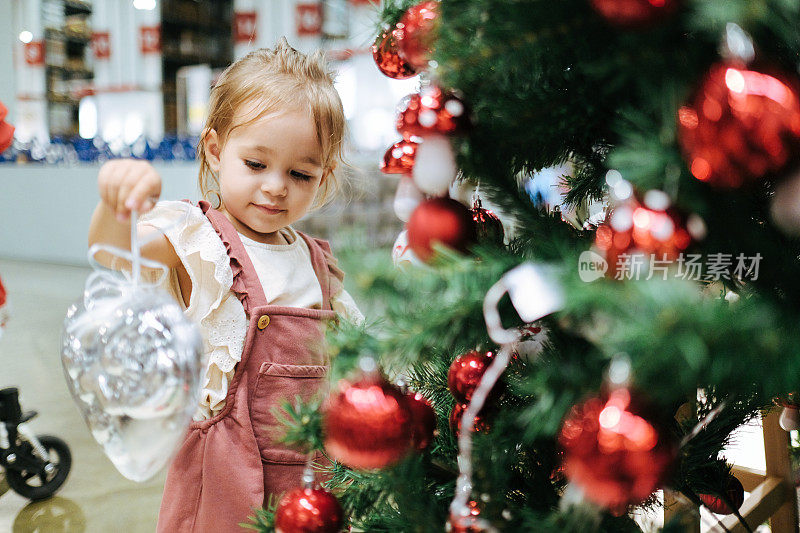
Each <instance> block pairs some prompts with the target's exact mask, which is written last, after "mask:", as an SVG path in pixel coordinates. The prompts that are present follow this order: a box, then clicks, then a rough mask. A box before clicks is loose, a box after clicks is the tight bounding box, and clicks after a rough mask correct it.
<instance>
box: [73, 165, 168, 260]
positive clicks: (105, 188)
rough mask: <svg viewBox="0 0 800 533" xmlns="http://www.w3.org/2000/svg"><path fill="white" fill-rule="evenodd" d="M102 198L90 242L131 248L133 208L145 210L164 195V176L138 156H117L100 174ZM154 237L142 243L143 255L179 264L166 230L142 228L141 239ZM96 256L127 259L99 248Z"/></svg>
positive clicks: (93, 219) (93, 220)
mask: <svg viewBox="0 0 800 533" xmlns="http://www.w3.org/2000/svg"><path fill="white" fill-rule="evenodd" d="M97 187H98V189H99V192H100V202H99V203H98V204H97V208H95V210H94V214H93V215H92V221H91V224H90V225H89V246H92V245H93V244H108V245H111V246H115V247H117V248H123V249H125V250H130V249H131V221H130V215H131V210H133V209H136V210H137V211H138V212H139V213H144V212H147V211H149V210H150V209H152V208H153V206H154V205H155V203H156V201H157V200H158V197H159V196H160V195H161V176H159V175H158V172H156V170H155V169H154V168H153V166H152V165H151V164H150V163H148V162H146V161H140V160H135V159H114V160H111V161H108V162H107V163H105V164H104V165H103V166H102V167H101V168H100V172H99V174H98V176H97ZM154 233H158V235H157V236H155V238H153V239H152V240H149V242H147V243H146V244H145V245H144V246H142V250H141V251H142V256H144V257H146V258H148V259H153V260H155V261H158V262H160V263H163V264H165V265H167V266H168V267H170V268H176V267H178V266H180V264H181V263H180V259H179V258H178V255H177V254H176V253H175V249H174V248H173V247H172V244H171V243H170V242H169V239H167V238H166V237H165V236H164V235H163V234H160V233H159V232H158V231H157V230H156V229H155V228H144V229H141V230H140V236H141V238H142V240H148V239H150V237H151V236H153V234H154ZM96 258H97V260H98V261H99V262H100V263H102V264H104V265H105V266H112V264H118V265H119V267H120V268H125V267H126V263H125V262H119V261H114V262H112V257H111V256H110V254H107V253H104V252H100V253H98V254H97V256H96Z"/></svg>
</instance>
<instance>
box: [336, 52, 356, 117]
mask: <svg viewBox="0 0 800 533" xmlns="http://www.w3.org/2000/svg"><path fill="white" fill-rule="evenodd" d="M356 85H357V82H356V70H355V68H353V67H352V66H351V65H342V66H341V67H340V68H339V71H338V72H337V73H336V82H335V83H334V86H335V87H336V91H337V92H338V93H339V98H341V99H342V107H343V108H344V116H345V118H346V119H347V120H352V119H353V117H354V116H355V114H356Z"/></svg>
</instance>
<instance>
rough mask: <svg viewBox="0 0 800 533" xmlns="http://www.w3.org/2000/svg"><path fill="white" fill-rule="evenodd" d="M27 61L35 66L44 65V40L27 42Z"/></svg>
mask: <svg viewBox="0 0 800 533" xmlns="http://www.w3.org/2000/svg"><path fill="white" fill-rule="evenodd" d="M25 63H27V64H29V65H31V66H34V67H35V66H39V65H44V42H42V41H31V42H29V43H25Z"/></svg>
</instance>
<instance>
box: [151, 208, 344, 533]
mask: <svg viewBox="0 0 800 533" xmlns="http://www.w3.org/2000/svg"><path fill="white" fill-rule="evenodd" d="M199 205H200V208H201V209H202V211H203V212H204V213H205V215H206V217H208V219H209V221H210V222H211V224H212V226H214V229H215V230H216V232H217V234H218V235H219V237H220V238H221V239H222V242H223V243H224V244H225V247H226V249H227V251H228V256H229V258H230V265H231V269H232V270H233V285H232V287H231V290H233V292H234V293H235V294H236V295H237V296H238V297H239V300H240V301H241V302H242V305H243V306H244V310H245V312H246V313H247V317H248V328H247V336H246V338H245V342H244V349H243V351H242V359H241V361H240V362H239V363H238V364H237V365H236V370H235V371H234V376H233V379H232V380H231V383H230V386H229V388H228V394H227V396H226V398H225V407H224V409H223V410H222V411H221V412H220V413H219V414H217V415H216V416H215V417H213V418H211V419H208V420H202V421H199V422H192V424H191V426H190V427H189V431H188V434H187V436H186V439H185V441H184V442H183V445H182V446H181V448H180V449H179V450H178V452H177V454H176V456H175V458H174V459H173V461H172V464H171V465H170V468H169V472H168V474H167V482H166V486H165V488H164V496H163V499H162V501H161V510H160V512H159V515H158V527H157V531H159V532H164V533H176V532H180V533H185V532H212V533H226V532H237V533H238V532H241V531H243V530H242V528H241V527H240V526H239V525H238V524H239V523H242V522H249V520H248V516H255V509H258V508H260V507H262V506H263V505H264V504H265V502H266V498H267V497H268V496H269V495H270V494H274V495H276V496H277V495H279V494H280V493H282V492H284V491H286V490H289V489H292V488H295V487H298V486H300V485H301V476H302V472H303V468H304V465H305V461H306V455H304V454H302V453H299V452H297V451H294V450H291V449H289V448H287V447H286V446H285V445H282V444H281V443H280V442H279V441H278V440H279V439H280V437H281V436H282V435H283V434H284V432H285V427H284V426H283V425H282V424H281V423H280V422H279V421H277V420H276V419H275V416H274V415H273V413H272V411H273V410H274V409H275V408H276V407H277V408H278V409H280V406H281V404H282V403H283V401H284V400H289V401H292V402H293V401H294V398H295V396H300V397H301V398H303V399H305V400H308V399H310V398H311V397H313V396H314V395H315V394H316V393H317V392H318V391H319V389H320V388H321V386H322V385H323V380H324V379H325V376H326V373H327V370H328V366H329V357H328V353H327V350H326V348H325V327H326V325H327V323H328V321H330V320H332V319H334V318H335V313H334V312H333V310H332V309H331V305H330V297H331V292H332V291H331V288H332V287H335V286H336V284H337V283H341V276H342V274H341V271H340V270H339V269H338V268H336V266H335V259H333V257H332V256H331V254H330V247H329V246H328V243H327V242H325V241H322V240H319V239H313V238H310V237H308V236H307V235H304V234H302V233H300V232H298V234H299V235H300V236H301V238H303V239H304V240H305V241H306V243H307V244H308V248H309V250H310V252H311V261H312V264H313V267H314V272H315V273H316V275H317V279H318V280H319V283H320V286H321V288H322V309H321V310H320V309H307V308H301V307H285V306H277V305H267V302H266V298H265V297H264V292H263V290H262V288H261V283H260V282H259V280H258V276H257V274H256V271H255V269H254V268H253V264H252V263H251V262H250V258H249V257H248V255H247V252H246V251H245V248H244V245H243V244H242V241H241V240H240V239H239V234H238V233H237V232H236V229H235V228H234V227H233V225H232V224H231V222H230V221H229V220H228V219H227V218H226V217H225V215H223V214H222V213H220V212H219V211H217V210H215V209H213V208H211V207H210V205H209V204H208V203H207V202H200V204H199Z"/></svg>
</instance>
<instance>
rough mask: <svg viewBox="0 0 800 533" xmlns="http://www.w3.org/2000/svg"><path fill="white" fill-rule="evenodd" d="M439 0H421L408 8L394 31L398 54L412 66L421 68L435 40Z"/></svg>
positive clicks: (423, 67)
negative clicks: (437, 0) (425, 0)
mask: <svg viewBox="0 0 800 533" xmlns="http://www.w3.org/2000/svg"><path fill="white" fill-rule="evenodd" d="M438 24H439V2H434V1H429V2H422V3H421V4H417V5H415V6H412V7H410V8H408V10H407V11H406V12H405V14H404V15H403V17H402V18H401V19H400V22H398V23H397V30H396V32H395V35H396V39H397V47H398V48H399V50H400V55H401V56H402V57H403V59H405V60H406V61H407V62H408V63H409V64H410V65H411V66H412V67H413V68H416V69H418V70H423V69H425V68H427V66H428V61H429V60H430V58H431V53H432V51H433V48H434V44H435V42H436V33H437V26H438Z"/></svg>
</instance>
